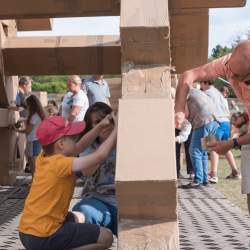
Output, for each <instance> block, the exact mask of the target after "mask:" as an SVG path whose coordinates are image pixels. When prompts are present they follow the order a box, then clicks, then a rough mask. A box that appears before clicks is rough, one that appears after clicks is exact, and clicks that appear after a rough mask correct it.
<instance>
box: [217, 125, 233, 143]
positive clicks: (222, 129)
mask: <svg viewBox="0 0 250 250" xmlns="http://www.w3.org/2000/svg"><path fill="white" fill-rule="evenodd" d="M219 124H220V126H219V127H218V128H217V130H216V135H215V137H216V138H217V140H220V141H227V140H228V139H229V138H230V136H231V126H230V122H220V123H219Z"/></svg>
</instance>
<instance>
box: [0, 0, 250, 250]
mask: <svg viewBox="0 0 250 250" xmlns="http://www.w3.org/2000/svg"><path fill="white" fill-rule="evenodd" d="M245 3H246V1H245V0H220V1H218V0H202V1H201V0H120V1H117V0H91V1H90V0H70V1H64V0H57V1H51V0H37V1H33V0H22V1H20V0H8V1H7V0H4V1H1V3H0V20H2V21H0V108H1V109H0V118H2V121H1V122H2V124H0V153H1V157H0V173H1V174H0V185H3V184H10V183H11V182H13V180H14V176H13V175H12V174H11V172H10V170H12V169H15V165H16V166H17V165H18V164H19V163H20V162H19V161H20V160H21V159H19V160H17V159H16V150H17V147H18V146H20V145H19V144H21V143H20V141H22V142H23V140H19V141H17V136H16V133H15V132H14V131H13V130H10V129H9V128H8V126H7V125H8V123H9V122H8V121H9V120H8V119H9V115H10V114H9V111H8V110H7V107H8V106H9V105H10V104H11V103H12V102H13V100H14V99H15V93H16V88H17V78H16V77H13V75H22V74H23V75H43V74H46V75H49V74H53V75H56V74H83V73H84V74H120V73H122V79H121V80H116V81H114V82H113V83H111V84H110V85H111V92H113V93H116V94H115V97H116V100H115V103H116V108H117V106H118V110H119V128H118V144H117V174H116V185H117V190H116V191H117V192H116V194H117V199H118V213H119V234H118V249H126V250H127V249H138V250H140V249H149V250H151V249H168V250H178V249H179V243H178V218H177V199H176V172H175V171H176V167H175V147H174V118H173V101H172V100H171V95H170V93H171V91H170V88H171V68H172V66H175V68H176V71H177V73H180V72H182V71H184V70H186V69H188V68H192V67H195V66H198V65H199V64H203V63H206V61H207V50H208V8H210V7H216V8H218V7H240V6H244V4H245ZM108 15H112V16H114V15H121V30H120V38H119V37H114V36H92V37H90V36H88V37H40V38H34V37H33V38H32V37H30V38H27V37H26V38H17V37H15V36H16V31H17V27H18V28H19V30H33V29H41V28H42V27H44V26H43V25H44V23H43V22H45V23H46V22H47V24H48V20H49V18H53V17H73V16H79V17H80V16H108ZM41 18H45V19H43V21H42V20H41ZM4 19H12V20H4ZM14 19H18V21H17V22H16V21H14ZM22 19H31V20H28V21H24V20H22ZM33 19H34V20H33ZM47 24H46V25H47ZM23 58H24V60H22V59H23ZM26 58H28V60H25V59H26ZM172 82H173V81H172ZM172 84H174V83H172ZM121 85H122V87H121ZM120 97H121V100H120V101H119V105H118V104H117V103H118V102H117V99H118V98H120ZM7 120H8V121H7ZM22 149H23V148H22ZM19 151H20V152H21V153H22V154H23V151H22V150H19ZM20 165H21V164H20Z"/></svg>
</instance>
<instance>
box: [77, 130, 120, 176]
mask: <svg viewBox="0 0 250 250" xmlns="http://www.w3.org/2000/svg"><path fill="white" fill-rule="evenodd" d="M116 134H117V128H116V127H115V128H114V130H113V131H112V132H111V134H110V136H109V137H108V138H107V139H106V140H105V141H104V142H103V143H102V144H101V146H100V147H99V148H98V149H97V150H96V151H95V152H94V153H92V154H90V155H87V156H83V157H79V158H75V159H74V161H73V166H72V170H73V172H80V171H81V172H83V173H84V174H85V171H86V174H88V172H89V171H91V172H92V171H95V170H96V169H97V165H98V167H99V166H100V163H101V162H102V161H104V160H105V159H106V158H107V157H108V155H109V154H110V152H111V150H112V149H113V147H114V145H115V143H116Z"/></svg>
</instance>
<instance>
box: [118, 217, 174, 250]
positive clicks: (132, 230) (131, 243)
mask: <svg viewBox="0 0 250 250" xmlns="http://www.w3.org/2000/svg"><path fill="white" fill-rule="evenodd" d="M118 224H119V229H118V230H119V232H118V249H119V250H134V249H137V250H157V249H161V250H179V229H178V223H177V221H173V222H166V221H163V220H130V219H121V220H119V223H118Z"/></svg>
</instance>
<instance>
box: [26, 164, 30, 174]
mask: <svg viewBox="0 0 250 250" xmlns="http://www.w3.org/2000/svg"><path fill="white" fill-rule="evenodd" d="M24 173H28V174H31V170H30V168H29V167H27V166H26V167H25V169H24Z"/></svg>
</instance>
